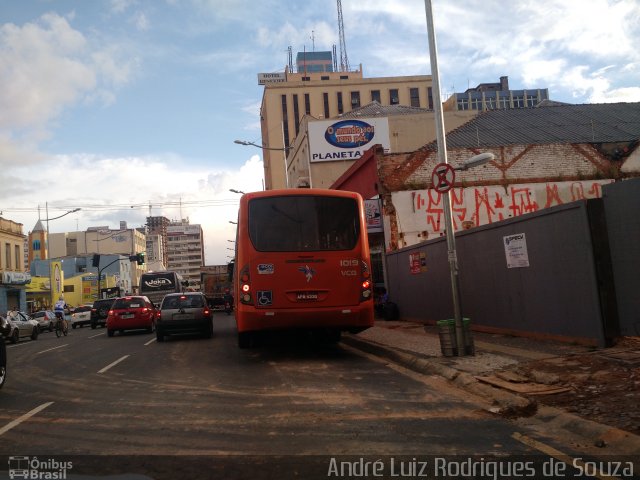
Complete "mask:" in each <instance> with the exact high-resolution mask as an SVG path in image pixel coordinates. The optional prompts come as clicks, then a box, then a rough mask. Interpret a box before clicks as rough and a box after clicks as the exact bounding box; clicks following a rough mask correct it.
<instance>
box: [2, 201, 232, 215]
mask: <svg viewBox="0 0 640 480" xmlns="http://www.w3.org/2000/svg"><path fill="white" fill-rule="evenodd" d="M149 203H150V204H151V205H153V206H154V207H158V208H160V207H165V208H172V207H175V208H180V207H224V206H233V205H238V204H239V200H238V199H234V198H230V199H224V200H192V201H184V200H183V201H180V200H176V201H164V202H154V201H153V200H151V201H149V202H146V203H133V204H131V203H121V204H113V203H112V204H84V205H83V204H73V205H52V204H49V210H50V211H57V210H65V211H66V210H70V209H73V208H81V209H82V210H83V211H93V212H98V211H102V212H108V211H117V210H130V209H134V210H136V209H148V208H149ZM40 208H41V207H39V206H35V207H10V208H2V209H1V210H2V212H3V213H5V214H6V213H7V212H14V213H21V212H24V213H31V212H36V213H37V212H38V211H39V209H40Z"/></svg>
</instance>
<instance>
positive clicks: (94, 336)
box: [87, 332, 104, 338]
mask: <svg viewBox="0 0 640 480" xmlns="http://www.w3.org/2000/svg"><path fill="white" fill-rule="evenodd" d="M100 335H104V332H102V333H99V334H97V335H92V336H90V337H87V338H96V337H99V336H100Z"/></svg>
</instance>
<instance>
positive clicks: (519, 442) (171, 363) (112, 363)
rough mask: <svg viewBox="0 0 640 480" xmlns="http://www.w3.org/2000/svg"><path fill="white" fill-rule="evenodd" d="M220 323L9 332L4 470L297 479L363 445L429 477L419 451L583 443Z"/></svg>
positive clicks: (3, 396) (356, 363)
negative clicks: (165, 330) (63, 333)
mask: <svg viewBox="0 0 640 480" xmlns="http://www.w3.org/2000/svg"><path fill="white" fill-rule="evenodd" d="M214 322H215V323H214V325H215V327H214V337H213V338H212V339H201V338H197V337H179V338H177V337H172V338H171V339H169V340H168V341H166V342H164V343H157V342H156V341H155V335H152V334H148V333H145V332H127V333H125V334H124V335H118V334H116V335H115V336H114V337H112V338H109V337H107V335H106V331H105V330H104V329H97V330H91V329H90V328H88V327H85V328H82V329H75V330H70V333H69V336H67V337H63V338H56V336H55V334H53V333H48V332H46V333H43V334H41V335H40V336H39V338H38V339H37V340H36V341H31V340H23V341H21V342H20V343H18V344H17V345H8V360H9V375H8V379H7V382H6V384H5V386H4V387H3V389H2V390H0V405H1V407H2V408H1V409H0V456H4V457H0V470H5V468H7V467H6V466H5V464H4V460H3V458H8V457H14V463H15V461H16V460H15V458H16V457H28V458H33V457H34V456H37V457H38V458H39V459H41V460H40V461H43V460H42V459H58V462H62V460H61V459H65V458H69V459H73V461H74V462H75V468H76V469H75V470H74V471H73V472H71V473H77V472H84V473H101V474H102V473H122V472H125V471H127V472H138V473H144V474H146V475H149V476H151V477H152V478H161V477H163V474H165V473H167V472H170V471H171V472H172V475H174V476H173V477H172V478H176V477H175V474H176V473H175V472H176V471H179V472H181V474H180V475H179V476H180V477H181V478H199V477H201V474H203V472H204V471H206V472H208V473H207V475H209V474H211V475H213V473H212V472H214V473H215V472H217V473H218V474H220V475H213V476H212V477H211V478H217V477H219V476H223V477H225V478H245V476H243V475H244V474H245V473H246V478H262V477H260V475H258V473H261V474H263V475H265V476H267V474H269V476H270V475H271V474H273V473H274V469H280V474H279V475H277V476H278V478H290V477H291V475H289V474H290V473H291V472H292V471H295V472H300V471H302V470H304V468H307V467H308V465H306V464H305V465H306V466H305V467H304V468H303V467H300V465H298V463H299V462H303V463H304V462H305V461H307V463H308V464H309V465H311V467H308V468H312V472H313V473H318V474H319V476H322V477H324V478H326V477H327V473H331V472H332V470H330V469H331V468H333V467H336V468H337V467H338V466H339V464H338V465H336V464H332V463H331V458H354V459H358V458H363V456H366V458H372V459H373V460H376V459H378V460H381V461H382V462H383V469H384V473H386V474H389V475H390V474H391V473H393V472H392V471H391V470H392V469H393V468H396V467H397V468H396V470H398V469H399V465H400V463H399V462H400V459H401V458H402V459H408V460H407V461H408V463H406V465H405V464H404V463H403V464H402V465H403V466H404V467H406V468H405V470H406V473H415V477H421V475H418V473H419V472H418V470H419V468H420V462H421V461H422V460H424V461H427V460H428V461H429V462H430V463H433V462H432V461H433V459H434V458H435V457H436V456H448V455H457V457H455V458H457V459H458V460H460V461H462V460H465V459H467V458H471V456H474V455H475V456H494V455H495V456H499V457H501V458H510V459H514V458H516V457H513V456H517V455H540V454H541V453H546V452H545V450H544V448H542V449H541V448H540V447H539V446H537V447H536V446H535V444H534V446H533V447H532V444H531V443H530V442H527V441H523V438H524V439H526V438H528V437H527V436H528V435H530V436H531V437H535V436H537V440H536V441H541V442H543V443H542V444H543V445H546V446H548V447H549V448H551V449H560V450H561V451H564V452H567V450H569V453H571V454H574V455H579V454H580V452H579V451H576V449H575V447H576V446H567V445H564V444H562V443H561V441H560V440H558V441H555V440H554V439H553V438H540V437H539V434H538V435H536V434H535V433H532V432H533V430H531V432H527V431H523V429H522V427H521V426H519V427H518V426H516V425H515V424H514V423H512V422H510V421H509V420H506V419H502V418H499V417H495V416H493V415H491V414H490V413H489V412H488V411H487V409H486V407H487V406H486V405H483V404H481V403H479V401H477V400H475V399H473V398H471V397H469V396H468V395H465V394H464V393H462V391H460V390H457V389H454V388H452V387H450V386H449V385H448V384H447V383H446V382H445V381H444V380H443V379H440V378H438V377H425V376H421V375H418V374H412V373H411V372H408V371H405V370H403V369H401V368H399V367H394V366H393V365H390V364H387V363H384V362H380V361H376V360H375V359H373V358H371V357H368V356H366V355H364V354H361V353H359V352H358V351H356V350H352V349H350V348H349V347H346V346H344V345H341V344H339V345H333V346H331V345H324V346H323V345H318V344H314V343H313V342H311V341H309V340H307V339H305V338H300V337H287V338H277V339H271V340H270V341H267V342H266V344H265V345H263V346H261V347H258V348H256V349H251V350H240V349H238V347H237V345H236V334H235V326H234V321H233V317H229V316H226V315H217V316H216V317H215V319H214ZM550 433H551V432H550ZM507 454H509V455H512V457H504V456H505V455H507ZM345 456H346V457H345ZM474 458H479V457H474ZM394 459H396V460H397V461H396V463H395V464H394V465H392V464H391V462H392V461H393V460H394ZM411 459H413V460H411ZM354 461H355V460H354ZM358 461H359V460H358ZM9 462H11V461H9ZM291 462H294V463H295V465H292V463H291ZM411 462H413V463H411ZM247 465H251V469H250V470H249V473H248V472H247V471H245V470H244V469H245V467H247ZM255 465H259V467H255ZM14 466H15V465H14ZM58 466H59V465H58V464H55V463H54V464H51V463H49V464H44V465H41V466H40V469H41V470H42V469H45V470H46V469H47V468H53V469H55V468H56V467H58ZM83 466H84V468H83ZM9 468H11V463H9ZM247 468H248V467H247ZM256 468H257V470H256ZM354 468H355V467H354ZM363 468H364V467H363ZM301 469H302V470H301ZM328 469H329V470H328ZM414 470H415V472H414ZM308 473H309V472H308V471H307V475H304V476H303V477H302V478H307V477H309V475H308ZM336 473H338V474H340V473H343V472H341V471H338V470H336ZM351 473H353V471H352V472H351ZM369 473H372V472H369ZM395 473H400V472H399V470H398V471H396V472H395ZM329 476H330V477H331V476H333V477H335V478H347V477H346V476H343V475H329ZM355 476H358V475H355ZM370 476H371V475H368V476H367V477H370ZM390 476H394V475H390ZM395 476H399V475H395ZM400 476H401V475H400ZM351 477H354V475H351ZM438 477H439V478H443V475H438ZM67 478H69V477H67ZM167 478H169V477H167ZM202 478H205V476H202ZM428 478H434V477H433V476H429V477H428ZM453 478H460V477H459V476H458V475H454V476H453ZM503 478H507V477H503Z"/></svg>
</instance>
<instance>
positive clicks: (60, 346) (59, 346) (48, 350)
mask: <svg viewBox="0 0 640 480" xmlns="http://www.w3.org/2000/svg"><path fill="white" fill-rule="evenodd" d="M67 345H69V344H68V343H65V344H64V345H58V346H57V347H53V348H47V349H46V350H42V351H41V352H38V353H36V355H40V354H41V353H44V352H50V351H51V350H55V349H56V348H62V347H66V346H67Z"/></svg>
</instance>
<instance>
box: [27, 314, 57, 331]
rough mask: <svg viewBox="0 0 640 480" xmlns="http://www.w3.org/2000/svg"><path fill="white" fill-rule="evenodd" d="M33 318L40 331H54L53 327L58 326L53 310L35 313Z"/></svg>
mask: <svg viewBox="0 0 640 480" xmlns="http://www.w3.org/2000/svg"><path fill="white" fill-rule="evenodd" d="M31 318H33V319H34V320H35V321H36V322H38V325H39V326H40V331H41V332H43V331H45V330H49V331H50V332H52V331H53V327H55V326H56V314H55V313H54V312H52V311H51V310H40V311H39V312H35V313H34V314H33V315H32V316H31Z"/></svg>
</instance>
